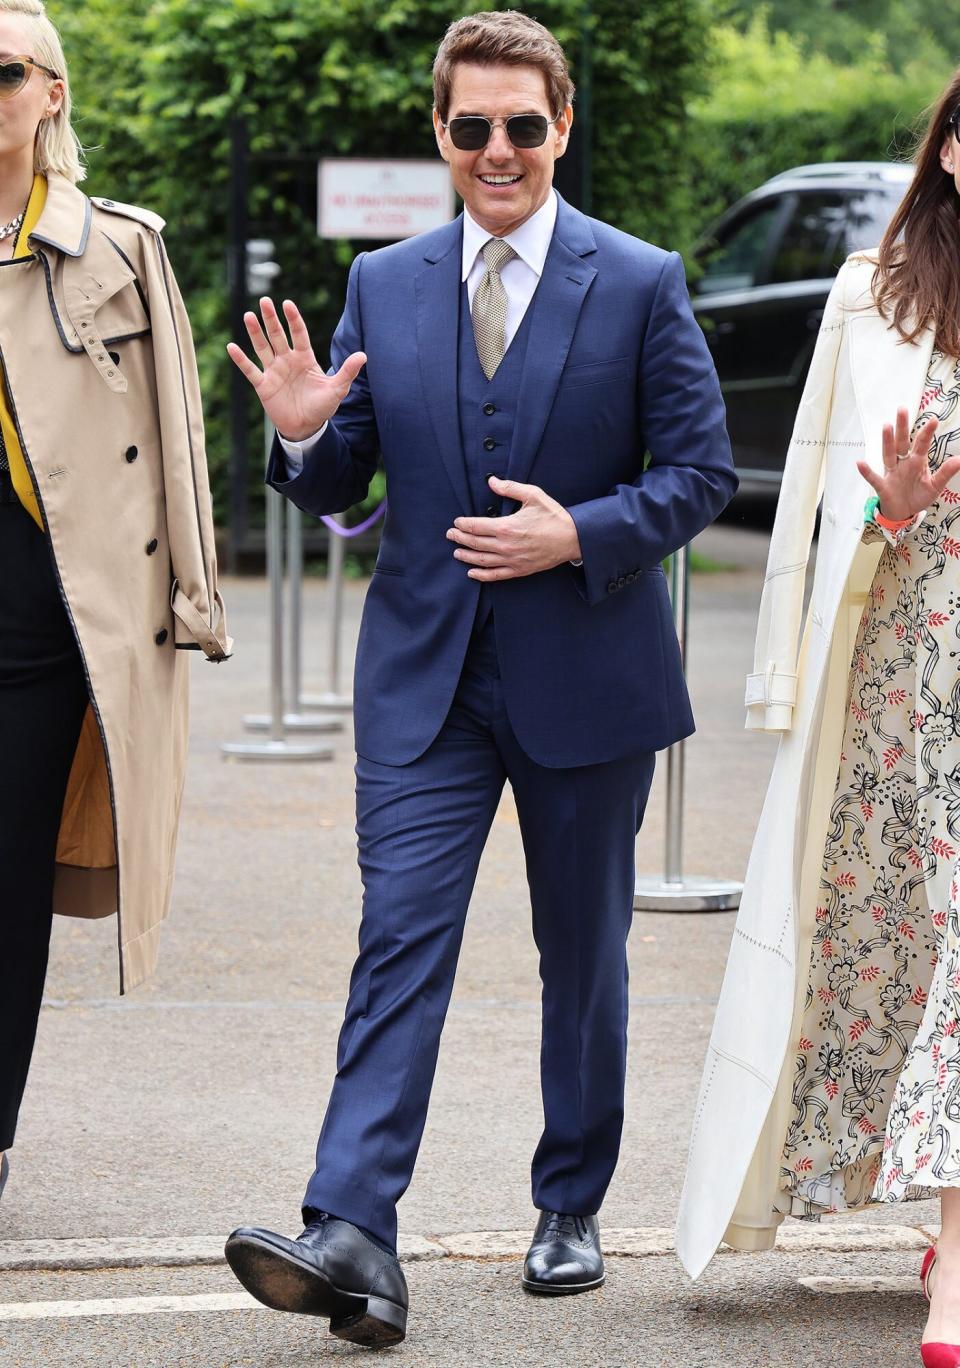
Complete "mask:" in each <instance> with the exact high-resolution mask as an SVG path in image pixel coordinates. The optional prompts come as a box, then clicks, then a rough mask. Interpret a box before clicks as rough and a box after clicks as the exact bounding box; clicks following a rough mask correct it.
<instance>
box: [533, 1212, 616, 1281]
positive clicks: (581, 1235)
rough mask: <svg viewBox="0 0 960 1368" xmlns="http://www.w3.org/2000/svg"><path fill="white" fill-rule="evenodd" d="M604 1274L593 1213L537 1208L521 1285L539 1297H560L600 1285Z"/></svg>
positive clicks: (598, 1229) (596, 1224) (598, 1234)
mask: <svg viewBox="0 0 960 1368" xmlns="http://www.w3.org/2000/svg"><path fill="white" fill-rule="evenodd" d="M604 1276H605V1275H604V1271H603V1254H602V1253H601V1251H600V1223H599V1222H598V1220H597V1218H596V1216H566V1215H564V1213H563V1212H561V1211H541V1213H540V1219H539V1221H538V1222H537V1228H536V1230H535V1231H534V1232H533V1244H532V1245H531V1246H530V1248H529V1249H528V1250H527V1257H526V1260H525V1261H524V1265H523V1286H524V1288H525V1289H526V1290H527V1291H528V1292H538V1293H540V1294H541V1295H543V1296H548V1297H562V1296H564V1295H569V1294H570V1293H573V1292H588V1291H589V1290H590V1288H591V1287H601V1286H602V1285H603V1279H604Z"/></svg>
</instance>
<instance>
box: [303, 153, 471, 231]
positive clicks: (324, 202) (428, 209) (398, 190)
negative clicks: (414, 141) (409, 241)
mask: <svg viewBox="0 0 960 1368" xmlns="http://www.w3.org/2000/svg"><path fill="white" fill-rule="evenodd" d="M453 216H454V199H453V185H452V183H451V180H450V172H449V170H448V168H447V164H446V162H443V161H439V160H438V161H415V160H409V161H407V160H399V159H397V160H390V161H373V160H367V159H363V158H353V157H325V158H324V159H323V160H322V161H321V162H320V175H319V213H318V225H319V232H320V236H321V237H322V238H375V239H378V240H379V241H381V242H386V241H392V240H394V239H397V238H408V237H414V236H415V235H416V234H417V233H425V232H427V230H428V229H430V228H439V227H440V226H441V225H442V224H444V223H449V222H450V220H451V219H452V218H453Z"/></svg>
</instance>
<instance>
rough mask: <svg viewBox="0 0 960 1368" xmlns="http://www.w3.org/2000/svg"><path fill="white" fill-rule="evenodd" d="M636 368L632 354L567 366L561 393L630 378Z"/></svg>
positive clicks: (563, 375) (562, 379)
mask: <svg viewBox="0 0 960 1368" xmlns="http://www.w3.org/2000/svg"><path fill="white" fill-rule="evenodd" d="M635 369H636V362H635V361H634V358H633V357H632V356H618V357H614V358H613V359H611V360H609V361H589V362H587V363H586V364H585V365H576V366H567V367H566V368H565V369H564V372H563V374H562V376H561V377H560V393H561V394H564V393H566V392H567V391H568V390H572V389H585V388H586V387H587V386H588V385H609V384H612V383H613V382H614V381H618V380H619V381H623V380H628V379H630V378H631V377H632V376H633V374H634V372H635Z"/></svg>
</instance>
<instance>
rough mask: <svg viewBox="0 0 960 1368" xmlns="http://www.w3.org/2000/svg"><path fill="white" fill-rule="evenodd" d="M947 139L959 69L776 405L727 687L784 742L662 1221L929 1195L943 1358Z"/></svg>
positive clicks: (952, 213) (952, 1322)
mask: <svg viewBox="0 0 960 1368" xmlns="http://www.w3.org/2000/svg"><path fill="white" fill-rule="evenodd" d="M958 134H960V71H958V72H957V74H956V75H955V77H954V79H953V81H952V82H951V84H950V86H949V87H948V89H947V90H946V91H945V92H944V95H943V98H942V99H941V101H940V102H939V103H938V106H937V108H936V110H935V112H934V114H933V117H932V119H931V121H930V125H929V128H928V130H927V132H926V135H925V137H924V139H923V142H922V145H921V147H920V149H919V152H918V158H917V171H916V175H915V178H914V181H913V183H912V185H911V188H910V190H908V192H907V195H906V196H905V199H904V201H903V204H902V206H901V208H900V210H899V212H898V214H897V215H896V216H895V218H894V221H893V223H892V224H891V227H890V229H889V230H888V233H887V235H886V237H885V239H884V241H883V243H882V244H881V247H880V249H879V253H878V254H875V255H872V256H871V255H866V256H855V257H852V258H851V259H850V260H848V262H847V263H846V265H845V266H844V267H843V268H842V269H841V271H840V274H839V276H838V278H837V281H836V284H835V286H834V289H833V290H832V292H831V295H830V299H829V301H828V304H827V308H826V311H825V314H824V318H823V323H822V326H821V329H820V334H819V337H818V340H817V344H816V349H815V352H814V357H813V361H812V364H811V368H810V373H809V378H808V381H807V385H806V389H805V392H804V395H803V399H802V402H801V406H800V410H799V413H798V416H797V422H796V427H795V430H794V434H793V438H792V441H791V445H790V450H789V453H788V457H787V464H786V469H785V474H784V480H783V487H782V493H781V496H780V502H779V506H778V509H777V517H776V522H775V525H774V531H773V537H772V540H771V546H770V556H769V563H768V567H767V575H766V580H765V584H764V590H763V597H762V602H761V608H760V622H759V630H758V635H757V646H756V656H755V663H754V673H753V674H752V675H751V676H750V678H749V680H748V682H747V709H748V717H747V726H748V728H752V729H756V730H763V731H773V732H778V733H780V734H781V741H780V747H779V750H778V753H777V758H776V762H775V765H774V770H773V775H772V778H771V781H770V787H769V790H768V793H767V798H766V801H765V804H764V807H763V812H762V815H761V818H760V823H759V827H758V830H757V834H756V839H755V841H754V845H753V850H752V853H751V857H750V862H749V867H748V871H747V877H746V885H745V889H744V895H743V900H742V904H741V909H740V913H739V916H738V920H737V925H736V929H735V932H734V938H733V943H732V947H731V952H730V958H729V962H728V966H727V973H726V977H725V980H724V984H723V989H722V993H721V998H720V1004H719V1008H718V1011H717V1016H716V1021H715V1024H714V1028H713V1034H712V1038H711V1041H710V1045H709V1050H708V1054H707V1061H706V1069H705V1073H704V1077H703V1083H702V1086H701V1091H700V1097H699V1101H698V1104H697V1108H696V1113H695V1120H694V1128H693V1137H692V1141H691V1152H690V1162H689V1168H688V1172H687V1178H686V1183H685V1186H684V1192H683V1196H682V1200H681V1211H680V1218H679V1226H678V1233H677V1244H678V1250H679V1252H680V1256H681V1258H682V1260H683V1262H684V1264H685V1266H686V1268H687V1270H688V1271H689V1272H690V1274H691V1275H692V1276H694V1277H697V1276H699V1274H700V1273H701V1272H702V1270H703V1269H704V1267H705V1266H706V1264H707V1263H708V1262H709V1260H710V1259H711V1258H712V1256H713V1254H714V1251H715V1250H716V1248H717V1246H718V1245H719V1244H720V1242H721V1241H726V1242H727V1243H728V1244H730V1245H732V1246H733V1247H734V1248H737V1249H743V1250H757V1249H766V1248H769V1247H770V1246H771V1245H772V1244H773V1243H774V1240H775V1238H776V1229H777V1226H778V1224H779V1223H780V1222H781V1221H782V1220H783V1219H784V1217H785V1216H787V1215H794V1216H801V1217H813V1218H815V1219H817V1218H819V1217H820V1216H821V1215H823V1214H826V1213H830V1212H835V1211H841V1210H847V1211H849V1210H856V1209H858V1208H862V1207H864V1206H867V1205H869V1204H871V1203H874V1202H880V1201H895V1200H903V1199H910V1198H915V1197H924V1196H926V1197H929V1196H932V1195H939V1196H940V1198H941V1212H942V1233H941V1237H940V1240H939V1242H938V1247H937V1252H936V1254H934V1252H933V1251H931V1252H930V1253H929V1254H928V1256H927V1259H926V1260H925V1263H924V1269H923V1274H924V1286H925V1289H926V1290H927V1291H928V1294H929V1293H932V1298H933V1301H932V1306H931V1311H930V1318H929V1321H928V1324H927V1330H926V1332H925V1335H924V1344H923V1361H924V1363H926V1364H929V1365H934V1364H935V1365H937V1368H947V1365H957V1364H960V875H958V869H957V860H958V854H960V136H958ZM901 234H902V241H898V237H899V236H900V235H901ZM871 487H872V488H871ZM874 491H875V492H874ZM821 498H822V519H821V526H820V540H819V547H818V551H817V558H816V572H815V576H814V580H813V588H812V593H811V597H810V603H809V607H808V609H807V613H806V621H805V623H804V624H803V629H802V632H801V618H802V613H803V600H804V585H805V580H806V570H807V565H808V560H809V556H810V548H811V540H812V534H813V528H814V519H815V514H816V509H817V506H818V504H819V503H820V502H821Z"/></svg>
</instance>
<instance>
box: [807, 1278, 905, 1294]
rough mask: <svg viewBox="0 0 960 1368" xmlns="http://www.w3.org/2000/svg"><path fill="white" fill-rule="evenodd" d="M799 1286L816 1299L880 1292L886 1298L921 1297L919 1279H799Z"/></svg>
mask: <svg viewBox="0 0 960 1368" xmlns="http://www.w3.org/2000/svg"><path fill="white" fill-rule="evenodd" d="M800 1286H801V1287H802V1288H803V1290H804V1291H805V1292H812V1293H813V1294H814V1296H817V1297H843V1296H849V1295H850V1294H851V1293H854V1294H856V1295H857V1296H862V1295H863V1293H864V1292H881V1293H883V1295H884V1296H888V1295H889V1294H890V1293H891V1292H892V1293H894V1294H895V1295H896V1296H903V1295H904V1294H907V1295H909V1296H911V1297H916V1296H922V1288H921V1287H920V1279H919V1278H917V1277H913V1278H801V1279H800Z"/></svg>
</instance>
